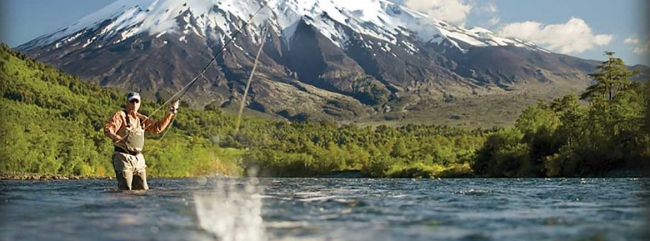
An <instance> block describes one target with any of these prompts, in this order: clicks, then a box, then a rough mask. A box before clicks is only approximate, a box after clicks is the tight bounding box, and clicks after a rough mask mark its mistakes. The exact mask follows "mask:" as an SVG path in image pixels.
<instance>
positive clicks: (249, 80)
mask: <svg viewBox="0 0 650 241" xmlns="http://www.w3.org/2000/svg"><path fill="white" fill-rule="evenodd" d="M267 31H268V26H267V27H264V30H263V31H262V33H264V34H262V43H260V49H259V50H257V54H256V55H255V63H254V64H253V70H251V75H250V76H248V82H246V88H245V89H244V95H243V96H242V98H241V103H240V104H239V115H237V124H236V125H235V134H237V133H238V132H239V124H240V123H241V115H242V113H243V112H244V104H245V103H246V96H247V95H248V89H249V88H250V86H251V80H253V76H254V75H255V69H256V68H257V63H259V58H260V53H262V49H263V48H264V43H265V42H266V34H267Z"/></svg>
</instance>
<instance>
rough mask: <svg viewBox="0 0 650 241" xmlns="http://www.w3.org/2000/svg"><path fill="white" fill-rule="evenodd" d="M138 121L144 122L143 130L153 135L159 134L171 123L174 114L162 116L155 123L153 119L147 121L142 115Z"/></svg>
mask: <svg viewBox="0 0 650 241" xmlns="http://www.w3.org/2000/svg"><path fill="white" fill-rule="evenodd" d="M139 117H140V120H144V130H145V131H146V132H149V133H154V134H159V133H161V132H162V131H164V130H165V128H167V126H168V125H169V123H170V122H171V121H172V119H173V118H174V114H172V113H167V114H165V116H163V118H162V119H160V120H159V121H155V120H153V119H148V118H147V117H146V116H144V115H140V116H139Z"/></svg>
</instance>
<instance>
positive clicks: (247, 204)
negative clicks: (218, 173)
mask: <svg viewBox="0 0 650 241" xmlns="http://www.w3.org/2000/svg"><path fill="white" fill-rule="evenodd" d="M262 191H263V190H262V188H261V187H260V185H259V181H258V179H257V178H254V177H252V178H246V179H235V178H218V179H214V188H213V189H212V190H209V189H208V190H205V191H201V192H195V193H194V200H195V204H196V214H197V218H198V221H199V225H200V226H201V228H203V229H204V230H206V231H208V232H210V233H212V234H213V235H215V237H216V238H217V240H220V241H264V240H266V234H265V228H264V223H263V220H262V215H261V212H262V195H261V194H262Z"/></svg>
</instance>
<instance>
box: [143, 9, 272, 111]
mask: <svg viewBox="0 0 650 241" xmlns="http://www.w3.org/2000/svg"><path fill="white" fill-rule="evenodd" d="M262 2H263V3H264V4H263V5H262V6H261V7H260V8H259V9H258V10H257V11H255V13H253V15H252V16H251V17H250V18H249V19H248V21H246V22H245V23H244V25H242V27H241V28H239V29H237V32H235V33H234V34H233V35H232V36H230V39H228V41H226V43H225V44H224V45H223V47H221V49H220V50H219V52H217V54H216V55H214V57H212V59H211V60H210V62H209V63H208V64H207V65H206V66H205V67H204V68H203V70H201V72H200V73H199V74H198V75H196V77H194V78H193V79H192V81H190V82H189V83H188V84H187V85H185V86H183V88H181V89H180V90H179V91H178V92H176V94H174V95H173V96H172V97H170V98H169V99H168V100H167V101H165V102H164V103H163V104H161V105H160V107H158V108H157V109H156V110H154V111H153V112H152V113H151V114H150V115H149V116H153V115H154V114H155V113H156V112H158V111H160V109H162V108H163V107H164V106H165V105H167V104H169V102H171V101H172V100H173V99H174V98H175V97H176V96H177V95H179V94H180V93H181V92H183V94H182V95H181V96H179V97H178V99H179V100H180V99H181V98H182V97H183V96H185V94H187V91H188V90H189V89H190V87H192V85H194V83H196V81H197V80H198V79H199V78H200V77H201V76H203V75H204V74H205V72H206V71H207V70H208V68H210V66H211V65H212V64H213V63H214V62H215V61H216V60H217V58H218V57H219V56H220V55H221V54H222V53H223V51H224V50H226V47H228V45H229V44H230V43H231V42H232V41H233V40H235V39H236V38H237V35H239V33H241V31H242V29H244V28H246V26H248V25H249V24H250V22H251V21H252V20H253V18H255V16H256V15H257V14H258V13H259V12H260V11H262V9H264V8H265V7H266V6H267V3H266V2H264V1H262ZM204 78H205V77H204ZM206 79H207V78H206ZM146 119H149V117H148V116H147V117H146ZM146 119H145V120H146Z"/></svg>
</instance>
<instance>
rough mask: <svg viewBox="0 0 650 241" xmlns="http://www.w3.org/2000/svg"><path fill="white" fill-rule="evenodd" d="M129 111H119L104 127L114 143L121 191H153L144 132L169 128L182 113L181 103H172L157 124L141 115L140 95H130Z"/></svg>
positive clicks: (127, 105) (114, 166) (127, 104)
mask: <svg viewBox="0 0 650 241" xmlns="http://www.w3.org/2000/svg"><path fill="white" fill-rule="evenodd" d="M126 100H127V103H126V110H120V111H118V112H116V113H115V114H114V115H113V117H111V119H110V120H109V121H108V123H106V125H105V126H104V135H106V136H107V137H108V138H111V140H113V144H114V146H115V151H114V152H113V168H114V169H115V176H116V179H117V187H118V188H119V189H120V190H137V189H144V190H147V189H149V185H148V184H147V173H146V170H145V169H146V167H147V165H146V163H145V160H144V156H143V155H142V153H141V152H142V147H143V146H144V132H145V131H146V132H150V133H156V134H158V133H160V132H162V131H163V130H165V128H166V127H167V126H168V125H169V123H170V122H171V120H172V118H173V117H174V115H175V114H176V112H177V111H178V100H177V101H175V102H174V103H172V104H171V106H170V109H169V112H167V114H165V116H164V117H163V118H162V119H161V120H160V121H154V120H152V119H149V118H148V117H146V116H144V115H142V114H140V113H138V110H139V109H140V94H138V93H136V92H131V93H128V94H127V95H126Z"/></svg>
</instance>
